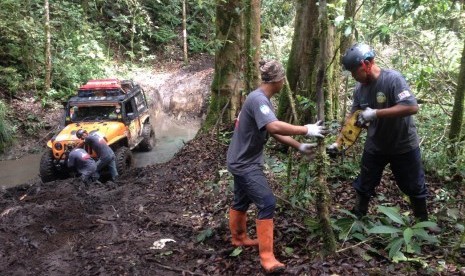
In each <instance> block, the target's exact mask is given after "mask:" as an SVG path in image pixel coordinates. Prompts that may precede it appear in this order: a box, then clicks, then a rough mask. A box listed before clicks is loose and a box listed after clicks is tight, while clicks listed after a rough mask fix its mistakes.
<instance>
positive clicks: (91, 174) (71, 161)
mask: <svg viewBox="0 0 465 276" xmlns="http://www.w3.org/2000/svg"><path fill="white" fill-rule="evenodd" d="M67 163H68V168H70V169H71V170H75V171H77V172H78V173H79V174H80V178H81V181H82V182H83V183H84V184H89V183H92V182H94V181H97V180H98V178H99V175H98V173H97V165H96V164H95V161H94V159H92V157H91V156H90V155H89V153H87V151H85V150H84V149H81V148H74V149H73V150H71V152H70V153H69V155H68V162H67Z"/></svg>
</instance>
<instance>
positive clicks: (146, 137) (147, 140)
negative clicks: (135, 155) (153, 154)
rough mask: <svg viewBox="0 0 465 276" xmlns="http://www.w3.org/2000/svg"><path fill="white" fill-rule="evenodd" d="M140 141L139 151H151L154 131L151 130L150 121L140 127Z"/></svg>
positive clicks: (153, 142)
mask: <svg viewBox="0 0 465 276" xmlns="http://www.w3.org/2000/svg"><path fill="white" fill-rule="evenodd" d="M142 138H143V139H142V141H140V143H139V149H140V150H141V151H151V150H152V149H153V145H154V144H155V131H153V128H152V125H151V124H150V123H146V124H144V127H143V129H142Z"/></svg>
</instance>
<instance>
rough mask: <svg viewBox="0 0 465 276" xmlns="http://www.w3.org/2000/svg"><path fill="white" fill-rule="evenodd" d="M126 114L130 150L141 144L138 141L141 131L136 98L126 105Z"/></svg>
mask: <svg viewBox="0 0 465 276" xmlns="http://www.w3.org/2000/svg"><path fill="white" fill-rule="evenodd" d="M124 112H125V117H126V123H127V125H128V129H129V133H128V136H129V137H128V140H129V148H130V149H133V148H135V147H136V146H137V144H138V143H139V141H138V139H139V133H140V129H141V122H140V118H139V112H138V111H137V106H136V101H135V98H134V97H133V98H131V99H130V100H128V101H127V102H126V103H125V104H124Z"/></svg>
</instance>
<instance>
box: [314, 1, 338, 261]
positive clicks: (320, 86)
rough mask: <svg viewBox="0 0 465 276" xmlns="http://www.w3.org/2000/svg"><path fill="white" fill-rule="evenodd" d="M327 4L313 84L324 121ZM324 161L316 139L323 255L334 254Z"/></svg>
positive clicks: (322, 8) (320, 143)
mask: <svg viewBox="0 0 465 276" xmlns="http://www.w3.org/2000/svg"><path fill="white" fill-rule="evenodd" d="M326 5H327V3H326V1H325V0H320V2H319V13H320V16H319V18H320V19H319V23H320V32H319V37H320V47H319V48H320V54H319V59H318V63H317V76H316V83H315V91H316V99H317V101H316V105H317V115H318V119H319V120H324V119H325V111H326V109H325V97H326V95H327V93H325V90H327V87H328V86H327V81H326V80H327V68H328V64H329V63H330V59H331V52H330V50H331V47H329V45H330V44H332V38H331V36H330V34H331V31H330V22H329V18H328V13H327V6H326ZM324 159H325V145H324V140H323V139H318V153H317V157H316V158H315V162H316V171H317V181H316V183H315V184H316V187H315V188H316V209H317V212H318V218H319V222H320V226H321V227H322V229H323V231H322V233H323V237H322V238H323V243H324V249H323V250H324V252H323V254H325V255H330V254H334V253H335V252H336V238H335V235H334V232H333V228H332V227H331V221H330V216H329V205H330V196H329V189H328V183H327V181H326V171H327V170H326V166H327V165H326V162H324Z"/></svg>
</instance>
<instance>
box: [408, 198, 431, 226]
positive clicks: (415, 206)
mask: <svg viewBox="0 0 465 276" xmlns="http://www.w3.org/2000/svg"><path fill="white" fill-rule="evenodd" d="M410 203H411V206H412V210H413V215H414V216H415V218H417V219H418V220H419V221H427V220H428V210H427V209H426V198H413V197H410Z"/></svg>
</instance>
